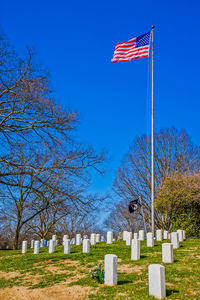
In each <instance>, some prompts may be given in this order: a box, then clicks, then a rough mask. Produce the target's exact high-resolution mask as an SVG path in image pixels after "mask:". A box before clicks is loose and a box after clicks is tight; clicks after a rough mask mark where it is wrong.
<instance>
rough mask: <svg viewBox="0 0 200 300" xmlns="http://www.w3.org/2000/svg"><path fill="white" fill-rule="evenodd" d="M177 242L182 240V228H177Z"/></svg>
mask: <svg viewBox="0 0 200 300" xmlns="http://www.w3.org/2000/svg"><path fill="white" fill-rule="evenodd" d="M177 233H178V238H179V242H183V230H181V229H179V230H177Z"/></svg>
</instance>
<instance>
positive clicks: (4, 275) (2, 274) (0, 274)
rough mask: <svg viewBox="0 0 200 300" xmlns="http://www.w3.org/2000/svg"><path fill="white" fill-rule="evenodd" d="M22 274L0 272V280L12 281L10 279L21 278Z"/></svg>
mask: <svg viewBox="0 0 200 300" xmlns="http://www.w3.org/2000/svg"><path fill="white" fill-rule="evenodd" d="M21 275H22V274H20V273H19V272H9V273H8V272H2V271H0V278H5V279H7V280H8V279H12V278H15V277H19V276H21Z"/></svg>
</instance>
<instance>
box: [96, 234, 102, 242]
mask: <svg viewBox="0 0 200 300" xmlns="http://www.w3.org/2000/svg"><path fill="white" fill-rule="evenodd" d="M100 238H101V235H100V233H97V234H96V243H99V242H100Z"/></svg>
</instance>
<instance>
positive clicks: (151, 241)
mask: <svg viewBox="0 0 200 300" xmlns="http://www.w3.org/2000/svg"><path fill="white" fill-rule="evenodd" d="M153 246H154V237H153V233H152V232H148V233H147V247H153Z"/></svg>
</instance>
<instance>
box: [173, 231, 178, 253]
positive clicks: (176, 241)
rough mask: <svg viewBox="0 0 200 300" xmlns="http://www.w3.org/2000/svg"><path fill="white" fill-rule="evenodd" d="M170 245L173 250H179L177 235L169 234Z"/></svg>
mask: <svg viewBox="0 0 200 300" xmlns="http://www.w3.org/2000/svg"><path fill="white" fill-rule="evenodd" d="M171 243H172V245H173V248H174V249H177V248H179V239H178V233H177V232H172V233H171Z"/></svg>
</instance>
